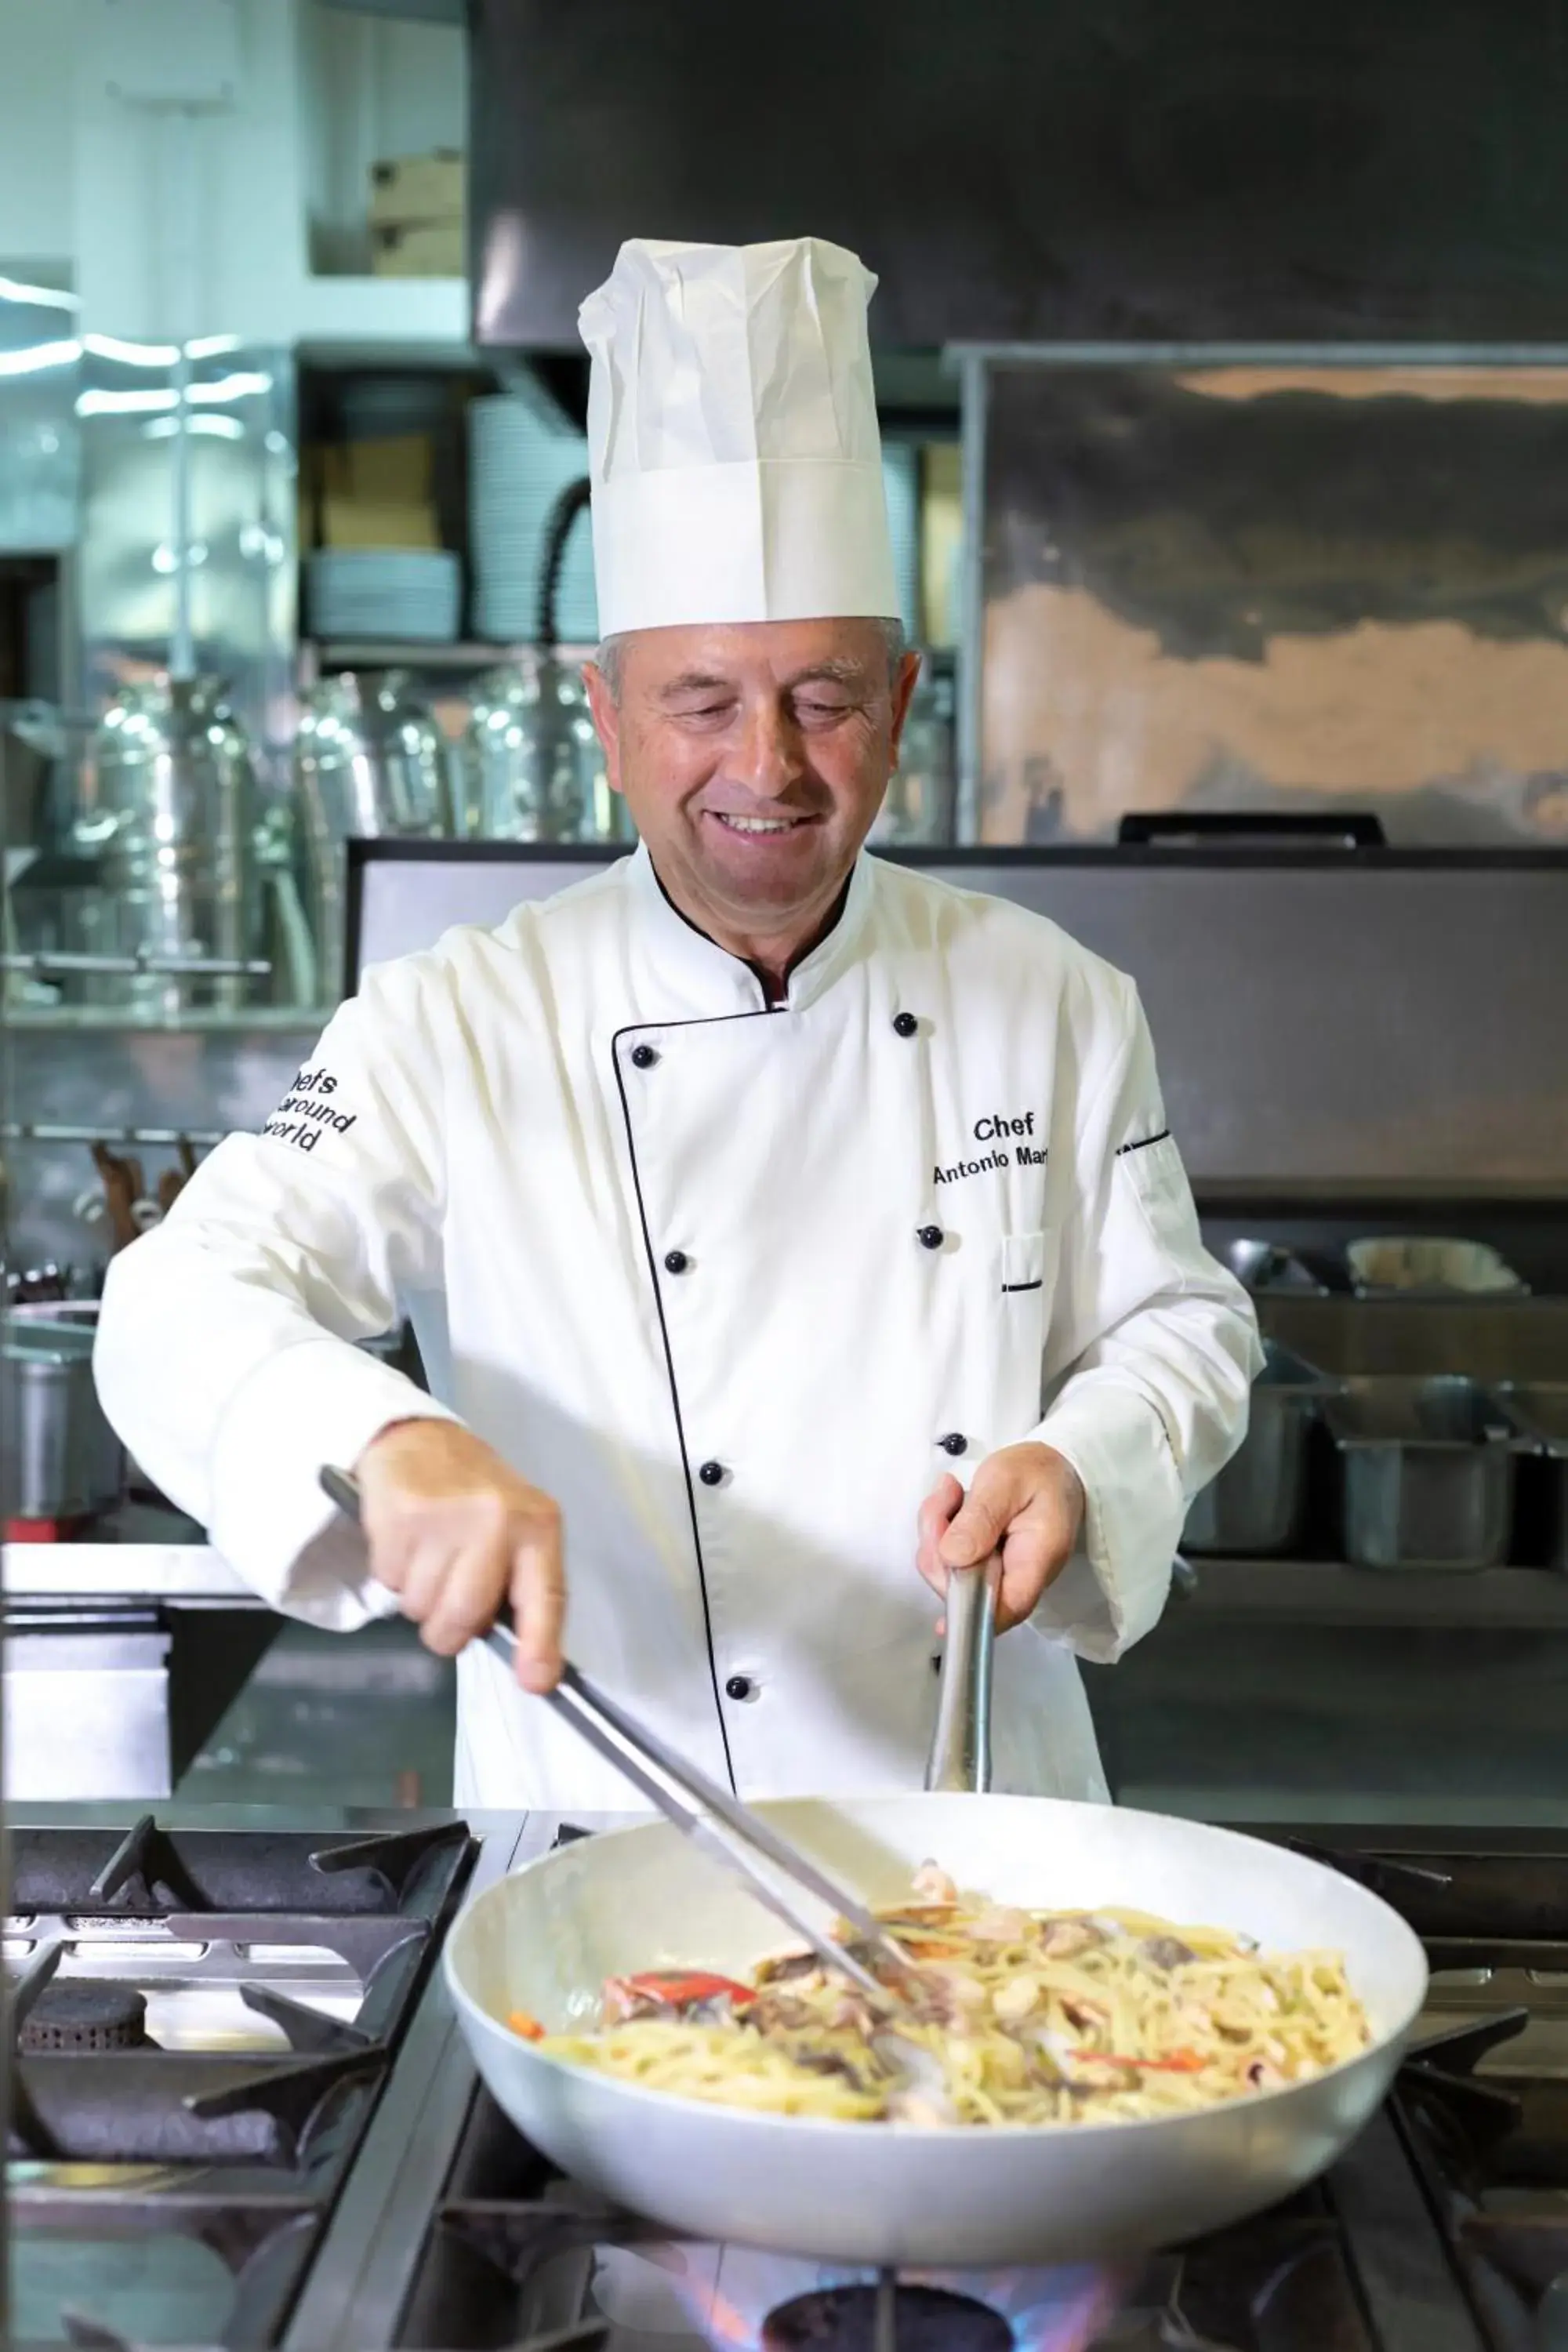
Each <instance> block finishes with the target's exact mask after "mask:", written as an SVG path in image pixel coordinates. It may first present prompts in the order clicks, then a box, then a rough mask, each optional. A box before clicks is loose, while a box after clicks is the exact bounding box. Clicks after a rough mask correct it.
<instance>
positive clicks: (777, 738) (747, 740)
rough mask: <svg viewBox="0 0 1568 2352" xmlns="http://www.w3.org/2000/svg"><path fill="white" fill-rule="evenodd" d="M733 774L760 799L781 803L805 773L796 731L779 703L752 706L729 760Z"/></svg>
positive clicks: (736, 779) (726, 764) (726, 765)
mask: <svg viewBox="0 0 1568 2352" xmlns="http://www.w3.org/2000/svg"><path fill="white" fill-rule="evenodd" d="M724 764H725V767H726V768H727V770H728V772H729V773H730V775H731V777H732V779H733V780H734V782H736V783H738V784H743V785H744V786H745V788H746V790H747V791H748V792H750V793H756V795H757V797H758V798H759V799H760V800H777V799H778V798H780V796H781V795H782V794H783V793H787V792H788V790H789V788H790V786H791V785H792V784H793V783H794V782H795V779H796V778H797V777H798V775H799V774H800V772H801V760H800V754H799V751H798V748H797V746H796V742H795V730H794V728H793V726H792V725H791V723H790V720H789V717H788V715H787V713H786V712H784V711H783V710H781V709H779V707H778V705H777V704H776V703H775V702H772V701H766V700H759V701H757V702H755V703H752V704H748V706H747V707H746V709H745V711H744V713H743V714H742V722H741V733H740V740H739V741H738V742H737V743H736V745H735V747H734V750H733V751H731V754H730V757H729V759H728V760H727V761H725V763H724Z"/></svg>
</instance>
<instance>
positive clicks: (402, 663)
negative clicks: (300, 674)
mask: <svg viewBox="0 0 1568 2352" xmlns="http://www.w3.org/2000/svg"><path fill="white" fill-rule="evenodd" d="M537 651H538V647H537V646H535V645H533V644H532V643H531V641H529V640H527V639H522V640H520V641H518V642H516V643H514V644H511V645H492V644H490V643H489V642H488V641H480V640H478V639H469V640H466V641H465V642H464V643H462V644H459V645H448V646H440V645H421V644H418V643H410V642H409V641H407V640H406V639H404V638H399V637H384V638H380V637H378V638H359V637H354V638H347V637H341V638H340V637H331V638H322V637H303V638H301V639H300V656H301V660H302V662H305V663H308V664H309V665H310V667H311V668H313V669H314V670H316V671H317V672H325V671H328V670H340V669H418V670H433V669H450V670H468V669H494V668H495V667H497V665H498V664H500V663H505V662H514V661H517V660H518V659H519V658H520V657H521V656H523V655H525V654H533V653H537ZM594 652H595V648H594V647H593V646H556V648H555V658H556V659H557V660H558V661H563V662H583V661H590V660H592V658H593V656H594Z"/></svg>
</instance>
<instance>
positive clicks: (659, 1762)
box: [320, 1468, 989, 2009]
mask: <svg viewBox="0 0 1568 2352" xmlns="http://www.w3.org/2000/svg"><path fill="white" fill-rule="evenodd" d="M320 1475H321V1487H322V1490H323V1492H324V1493H325V1494H326V1495H328V1496H330V1497H331V1500H332V1502H334V1503H335V1504H336V1505H337V1507H338V1508H339V1510H340V1511H342V1513H343V1515H344V1516H345V1517H348V1518H351V1519H353V1521H354V1523H355V1524H356V1526H357V1525H358V1523H359V1517H360V1493H359V1486H358V1483H357V1481H356V1480H354V1479H353V1478H352V1477H350V1476H349V1475H348V1473H347V1472H346V1471H342V1470H333V1469H331V1468H327V1469H323V1470H322V1471H321V1474H320ZM975 1582H976V1585H977V1586H981V1585H984V1586H985V1587H986V1588H987V1589H989V1580H987V1579H985V1578H984V1577H977V1578H976V1580H975ZM962 1613H963V1617H964V1619H965V1621H966V1622H967V1621H968V1620H969V1617H970V1612H969V1611H968V1610H964V1611H963V1612H962ZM949 1616H950V1620H951V1618H952V1606H951V1604H950V1609H949ZM483 1638H484V1641H485V1643H486V1644H487V1646H488V1647H489V1649H491V1650H493V1651H494V1652H495V1654H496V1655H497V1657H499V1658H500V1659H501V1661H502V1662H503V1664H505V1665H506V1667H507V1669H508V1671H509V1673H514V1672H515V1670H516V1664H517V1636H516V1634H515V1633H513V1632H512V1630H511V1628H510V1625H504V1624H495V1625H492V1626H491V1627H490V1630H489V1633H486V1634H485V1635H484V1637H483ZM984 1650H985V1652H986V1653H987V1654H988V1652H989V1640H988V1639H987V1640H986V1641H985V1643H984ZM542 1704H543V1705H544V1706H549V1707H552V1708H553V1709H554V1711H555V1713H556V1714H557V1715H558V1716H560V1717H562V1718H563V1721H565V1722H567V1723H569V1724H570V1725H571V1726H572V1728H573V1730H574V1732H575V1733H576V1734H577V1736H578V1738H580V1739H583V1740H585V1741H586V1742H587V1744H588V1746H589V1747H590V1748H593V1749H594V1750H595V1753H596V1754H598V1755H600V1756H602V1757H603V1758H604V1759H605V1762H606V1763H607V1764H610V1765H613V1766H614V1768H615V1769H616V1771H617V1772H619V1773H620V1774H621V1776H622V1778H623V1779H624V1780H627V1781H629V1782H630V1784H631V1786H632V1787H633V1788H634V1789H636V1790H637V1791H638V1792H639V1794H640V1795H642V1796H644V1797H646V1798H647V1801H648V1803H649V1804H650V1805H652V1806H654V1807H655V1808H656V1809H657V1810H658V1811H659V1812H661V1813H662V1814H663V1815H664V1817H665V1819H666V1820H667V1821H668V1822H672V1823H673V1824H674V1826H675V1828H676V1829H678V1830H679V1832H680V1833H681V1835H682V1837H685V1838H688V1839H689V1841H690V1842H691V1843H692V1844H693V1845H694V1846H696V1847H698V1848H699V1849H700V1851H701V1852H702V1853H706V1854H708V1855H710V1857H711V1858H712V1860H713V1861H714V1862H716V1863H717V1864H719V1865H720V1867H721V1869H723V1870H726V1871H728V1872H729V1874H730V1875H731V1877H732V1878H736V1879H739V1880H740V1882H741V1883H742V1885H744V1886H745V1887H746V1888H747V1890H748V1892H749V1893H751V1894H752V1895H754V1896H755V1897H756V1899H757V1901H758V1902H759V1903H763V1904H764V1905H765V1906H767V1908H768V1909H769V1910H770V1911H771V1912H772V1913H773V1916H774V1917H775V1918H778V1919H782V1920H783V1921H784V1925H785V1927H789V1928H791V1929H792V1930H793V1932H794V1933H795V1935H797V1936H799V1937H801V1939H802V1940H803V1942H805V1944H807V1945H808V1946H809V1947H810V1948H811V1949H812V1950H813V1951H814V1952H815V1953H816V1956H817V1958H819V1959H820V1960H822V1961H823V1962H824V1963H825V1964H826V1966H827V1967H828V1968H831V1969H837V1972H838V1974H839V1975H840V1976H845V1977H847V1978H848V1979H850V1981H851V1983H853V1984H854V1985H856V1986H857V1987H858V1990H860V1991H861V1992H863V1993H864V1994H865V1995H866V1996H867V1998H868V2000H874V2001H875V2002H876V2003H877V2005H878V2007H879V2008H881V2009H889V2008H893V2009H897V2008H900V2007H901V2006H902V2005H903V2004H902V1997H901V1994H900V1987H901V1985H902V1984H903V1983H904V1981H905V1980H906V1979H908V1978H909V1977H910V1974H911V1972H912V1971H913V1969H914V1963H913V1962H912V1961H911V1960H910V1956H909V1954H908V1953H907V1952H906V1951H905V1950H904V1948H903V1947H902V1946H901V1945H900V1943H899V1941H898V1939H897V1937H895V1936H893V1935H892V1934H890V1933H889V1929H888V1928H887V1927H886V1926H885V1925H884V1924H883V1922H882V1921H881V1920H880V1919H879V1918H878V1917H877V1916H876V1914H875V1912H873V1911H870V1910H868V1908H867V1906H866V1905H865V1904H864V1903H863V1902H862V1901H861V1900H860V1898H859V1896H858V1895H856V1894H855V1893H854V1892H853V1891H852V1889H850V1888H849V1887H847V1886H844V1885H840V1883H839V1881H838V1880H837V1879H836V1878H835V1877H834V1876H833V1875H832V1874H831V1873H830V1872H828V1871H826V1870H824V1869H823V1868H822V1867H821V1865H820V1864H818V1863H816V1862H814V1861H813V1860H812V1858H811V1856H810V1855H809V1854H808V1853H802V1852H801V1849H800V1848H799V1847H798V1846H797V1845H795V1843H793V1842H792V1841H791V1840H790V1839H788V1838H786V1837H784V1836H782V1835H781V1834H780V1832H778V1831H777V1830H776V1829H774V1828H773V1824H772V1823H771V1822H766V1821H764V1820H763V1818H762V1816H761V1815H760V1814H758V1813H754V1812H752V1811H751V1809H750V1807H749V1806H746V1805H743V1804H742V1803H741V1801H740V1800H739V1799H738V1798H736V1797H732V1796H731V1794H730V1791H729V1790H727V1789H721V1788H720V1786H719V1785H718V1783H717V1781H714V1780H710V1779H709V1778H708V1775H707V1774H706V1773H705V1772H702V1771H700V1770H699V1769H698V1767H697V1766H696V1765H695V1764H693V1763H691V1762H690V1761H689V1759H687V1758H686V1757H684V1756H681V1755H679V1754H678V1753H677V1752H676V1750H675V1749H674V1748H671V1747H669V1746H668V1744H667V1743H666V1742H665V1741H664V1740H662V1739H661V1738H658V1734H657V1733H655V1732H652V1731H650V1730H648V1728H647V1726H646V1725H645V1724H641V1723H638V1722H637V1718H636V1717H634V1716H630V1715H628V1714H627V1713H626V1709H625V1708H624V1707H622V1706H617V1704H616V1701H615V1700H614V1699H610V1698H606V1697H605V1694H604V1692H603V1691H600V1690H595V1687H594V1685H593V1684H592V1683H590V1682H589V1681H588V1680H587V1678H586V1677H585V1676H584V1675H581V1674H579V1673H578V1671H577V1669H576V1667H575V1666H573V1665H566V1666H563V1668H562V1672H561V1679H560V1681H559V1682H558V1683H557V1684H556V1685H555V1687H554V1689H553V1690H552V1691H546V1692H545V1693H544V1694H543V1696H542ZM983 1769H984V1766H983V1764H977V1767H976V1770H977V1777H978V1775H979V1773H980V1772H981V1771H983ZM981 1785H984V1780H982V1781H981ZM764 1862H765V1863H771V1864H773V1870H774V1871H777V1872H779V1873H781V1874H783V1876H784V1879H785V1880H786V1881H788V1882H792V1883H793V1884H794V1885H795V1886H799V1887H804V1888H805V1891H806V1892H807V1893H808V1894H811V1895H816V1897H817V1899H818V1901H819V1902H822V1903H826V1905H827V1906H828V1907H829V1908H830V1910H832V1911H834V1912H835V1913H837V1916H838V1917H839V1918H840V1919H841V1920H842V1921H843V1922H844V1925H845V1927H847V1929H848V1931H849V1933H850V1937H851V1938H852V1941H851V1944H850V1945H848V1946H847V1945H845V1944H842V1943H839V1942H838V1941H837V1940H836V1938H835V1937H833V1936H832V1935H831V1934H830V1933H829V1932H828V1930H827V1928H826V1927H816V1925H815V1924H814V1923H813V1922H812V1921H811V1919H810V1918H809V1917H808V1916H806V1915H805V1914H804V1913H803V1912H801V1911H800V1910H798V1909H797V1908H796V1907H795V1904H794V1902H793V1901H792V1900H791V1897H790V1895H788V1894H787V1893H786V1892H785V1891H784V1888H783V1887H781V1886H780V1885H779V1884H778V1882H777V1880H776V1878H775V1877H774V1876H773V1872H771V1871H769V1870H767V1869H765V1868H764V1867H763V1864H764ZM862 1954H864V1955H865V1956H866V1958H865V1959H863V1958H861V1955H862ZM866 1959H873V1960H876V1961H879V1963H880V1964H881V1966H882V1967H883V1968H884V1969H887V1970H888V1971H889V1973H890V1974H891V1976H892V1978H893V1979H894V1981H893V1984H892V1986H890V1987H889V1985H887V1984H885V1983H883V1982H881V1981H880V1980H879V1979H878V1978H877V1977H876V1976H874V1975H873V1974H872V1972H871V1969H869V1968H868V1966H867V1965H866Z"/></svg>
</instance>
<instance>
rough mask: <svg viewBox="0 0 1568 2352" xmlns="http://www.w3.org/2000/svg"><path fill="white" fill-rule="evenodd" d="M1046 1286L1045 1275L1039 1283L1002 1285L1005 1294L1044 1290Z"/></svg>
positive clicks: (1006, 1283)
mask: <svg viewBox="0 0 1568 2352" xmlns="http://www.w3.org/2000/svg"><path fill="white" fill-rule="evenodd" d="M1045 1286H1046V1284H1045V1277H1044V1276H1043V1275H1042V1276H1041V1277H1040V1279H1039V1280H1038V1281H1037V1282H1005V1283H1004V1284H1003V1285H1002V1288H1003V1290H1004V1292H1008V1291H1014V1290H1044V1288H1045Z"/></svg>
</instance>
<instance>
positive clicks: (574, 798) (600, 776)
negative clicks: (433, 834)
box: [460, 654, 620, 841]
mask: <svg viewBox="0 0 1568 2352" xmlns="http://www.w3.org/2000/svg"><path fill="white" fill-rule="evenodd" d="M460 759H461V765H462V777H463V800H464V806H465V810H466V813H467V828H468V836H469V838H470V839H471V840H473V839H478V840H483V841H602V840H610V839H614V838H616V834H617V831H618V827H619V809H620V803H619V802H618V801H617V800H616V796H615V794H613V793H611V791H610V789H609V784H608V782H607V780H606V778H605V758H604V753H603V751H601V749H600V746H599V739H598V737H597V735H596V734H595V732H594V722H593V719H592V718H591V717H590V715H589V710H588V696H587V690H586V688H584V684H583V680H582V678H581V677H580V675H579V674H578V672H577V670H576V669H575V668H574V667H570V666H569V665H568V664H566V663H564V662H558V661H556V660H554V659H553V658H552V657H551V656H548V655H544V654H531V655H529V656H526V657H525V658H524V659H523V660H522V661H521V662H519V663H517V664H516V665H515V666H513V667H505V668H500V669H493V670H488V671H487V672H486V673H485V675H484V677H481V678H480V679H479V681H478V682H477V684H476V686H475V688H474V691H473V696H472V698H471V700H470V704H469V711H468V725H467V726H466V727H465V729H464V730H463V741H462V750H461V753H460Z"/></svg>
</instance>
